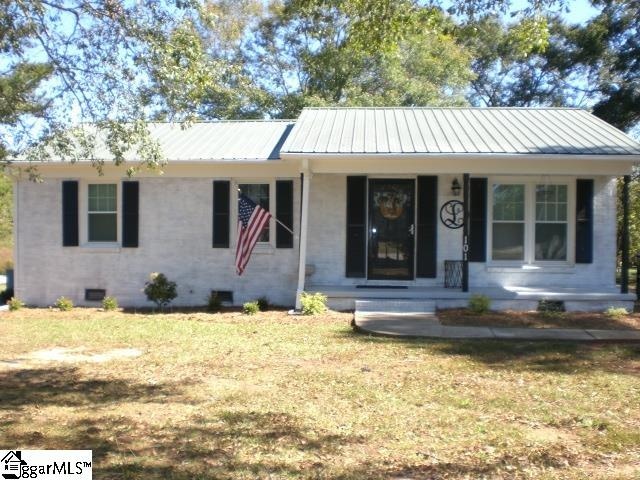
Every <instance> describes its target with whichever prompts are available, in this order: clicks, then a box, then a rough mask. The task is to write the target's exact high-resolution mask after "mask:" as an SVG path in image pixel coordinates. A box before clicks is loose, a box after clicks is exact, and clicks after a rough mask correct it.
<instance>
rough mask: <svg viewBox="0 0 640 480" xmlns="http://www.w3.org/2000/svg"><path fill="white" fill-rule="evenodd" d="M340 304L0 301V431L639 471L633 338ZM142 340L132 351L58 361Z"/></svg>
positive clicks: (274, 474) (219, 454) (541, 470)
mask: <svg viewBox="0 0 640 480" xmlns="http://www.w3.org/2000/svg"><path fill="white" fill-rule="evenodd" d="M351 317H352V315H350V314H341V313H329V314H327V315H325V316H322V317H317V318H306V317H290V316H287V315H286V313H285V312H277V311H275V312H267V313H259V314H257V315H255V316H251V317H248V316H244V315H242V314H240V313H221V314H205V313H197V312H193V313H173V314H158V315H152V314H132V313H123V312H101V311H97V310H92V309H75V310H73V311H71V312H58V311H54V310H47V309H42V310H38V309H25V310H21V311H18V312H11V313H2V314H0V338H1V339H2V348H1V349H0V399H1V401H0V447H1V448H22V449H54V448H55V449H71V448H74V449H85V448H86V449H92V450H93V461H94V478H98V479H101V478H105V479H106V478H109V479H113V478H115V479H129V478H141V479H192V478H199V479H214V478H216V479H218V478H223V479H224V478H228V479H245V478H246V479H249V478H251V479H253V478H341V479H351V478H353V479H375V478H385V479H400V478H421V479H423V478H429V479H431V478H434V479H438V478H470V479H476V478H505V479H507V478H508V479H512V478H515V479H518V478H532V479H533V478H535V479H548V478H562V479H582V478H585V479H586V478H589V479H598V478H602V479H604V478H607V479H609V478H619V479H632V478H638V475H640V465H639V463H638V462H639V459H640V346H638V345H584V344H572V343H561V344H553V343H541V342H537V343H505V342H479V341H472V342H457V341H455V342H454V341H451V342H441V341H426V340H398V339H390V338H378V337H368V336H364V335H361V334H356V333H354V332H353V331H352V329H351V327H350V325H349V323H350V321H351ZM53 348H68V349H77V350H74V351H77V352H82V353H83V354H91V353H104V352H107V351H109V350H113V349H121V348H129V349H139V350H140V351H141V352H142V353H141V355H139V356H137V357H126V358H115V359H111V360H108V361H103V362H89V361H84V362H83V361H70V362H59V361H58V362H56V361H53V360H45V359H44V357H43V356H42V355H40V356H38V355H35V354H34V352H36V351H40V350H50V349H53Z"/></svg>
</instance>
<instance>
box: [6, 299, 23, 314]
mask: <svg viewBox="0 0 640 480" xmlns="http://www.w3.org/2000/svg"><path fill="white" fill-rule="evenodd" d="M7 305H9V310H11V311H12V312H15V311H16V310H20V309H21V308H22V307H24V302H23V301H22V300H19V299H17V298H16V297H11V298H10V299H9V301H8V302H7Z"/></svg>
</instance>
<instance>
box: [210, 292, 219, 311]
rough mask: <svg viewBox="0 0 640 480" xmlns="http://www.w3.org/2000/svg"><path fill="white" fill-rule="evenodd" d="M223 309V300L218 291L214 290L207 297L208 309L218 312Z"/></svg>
mask: <svg viewBox="0 0 640 480" xmlns="http://www.w3.org/2000/svg"><path fill="white" fill-rule="evenodd" d="M220 310H222V300H220V295H218V292H215V291H212V292H211V293H210V294H209V297H208V298H207V311H208V312H212V313H216V312H219V311H220Z"/></svg>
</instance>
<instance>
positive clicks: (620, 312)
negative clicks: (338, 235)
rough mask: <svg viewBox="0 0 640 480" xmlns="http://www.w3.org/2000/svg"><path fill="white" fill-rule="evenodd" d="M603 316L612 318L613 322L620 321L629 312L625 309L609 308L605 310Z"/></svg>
mask: <svg viewBox="0 0 640 480" xmlns="http://www.w3.org/2000/svg"><path fill="white" fill-rule="evenodd" d="M604 314H605V315H606V316H607V317H609V318H612V319H614V320H620V319H621V318H624V317H626V316H627V315H629V312H627V309H626V308H622V307H609V308H607V310H606V311H605V312H604Z"/></svg>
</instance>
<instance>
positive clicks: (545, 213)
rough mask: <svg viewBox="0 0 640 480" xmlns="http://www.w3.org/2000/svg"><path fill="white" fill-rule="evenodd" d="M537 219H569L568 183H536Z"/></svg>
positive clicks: (557, 220)
mask: <svg viewBox="0 0 640 480" xmlns="http://www.w3.org/2000/svg"><path fill="white" fill-rule="evenodd" d="M536 220H537V221H542V222H544V221H546V222H564V221H566V220H567V186H566V185H536Z"/></svg>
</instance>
